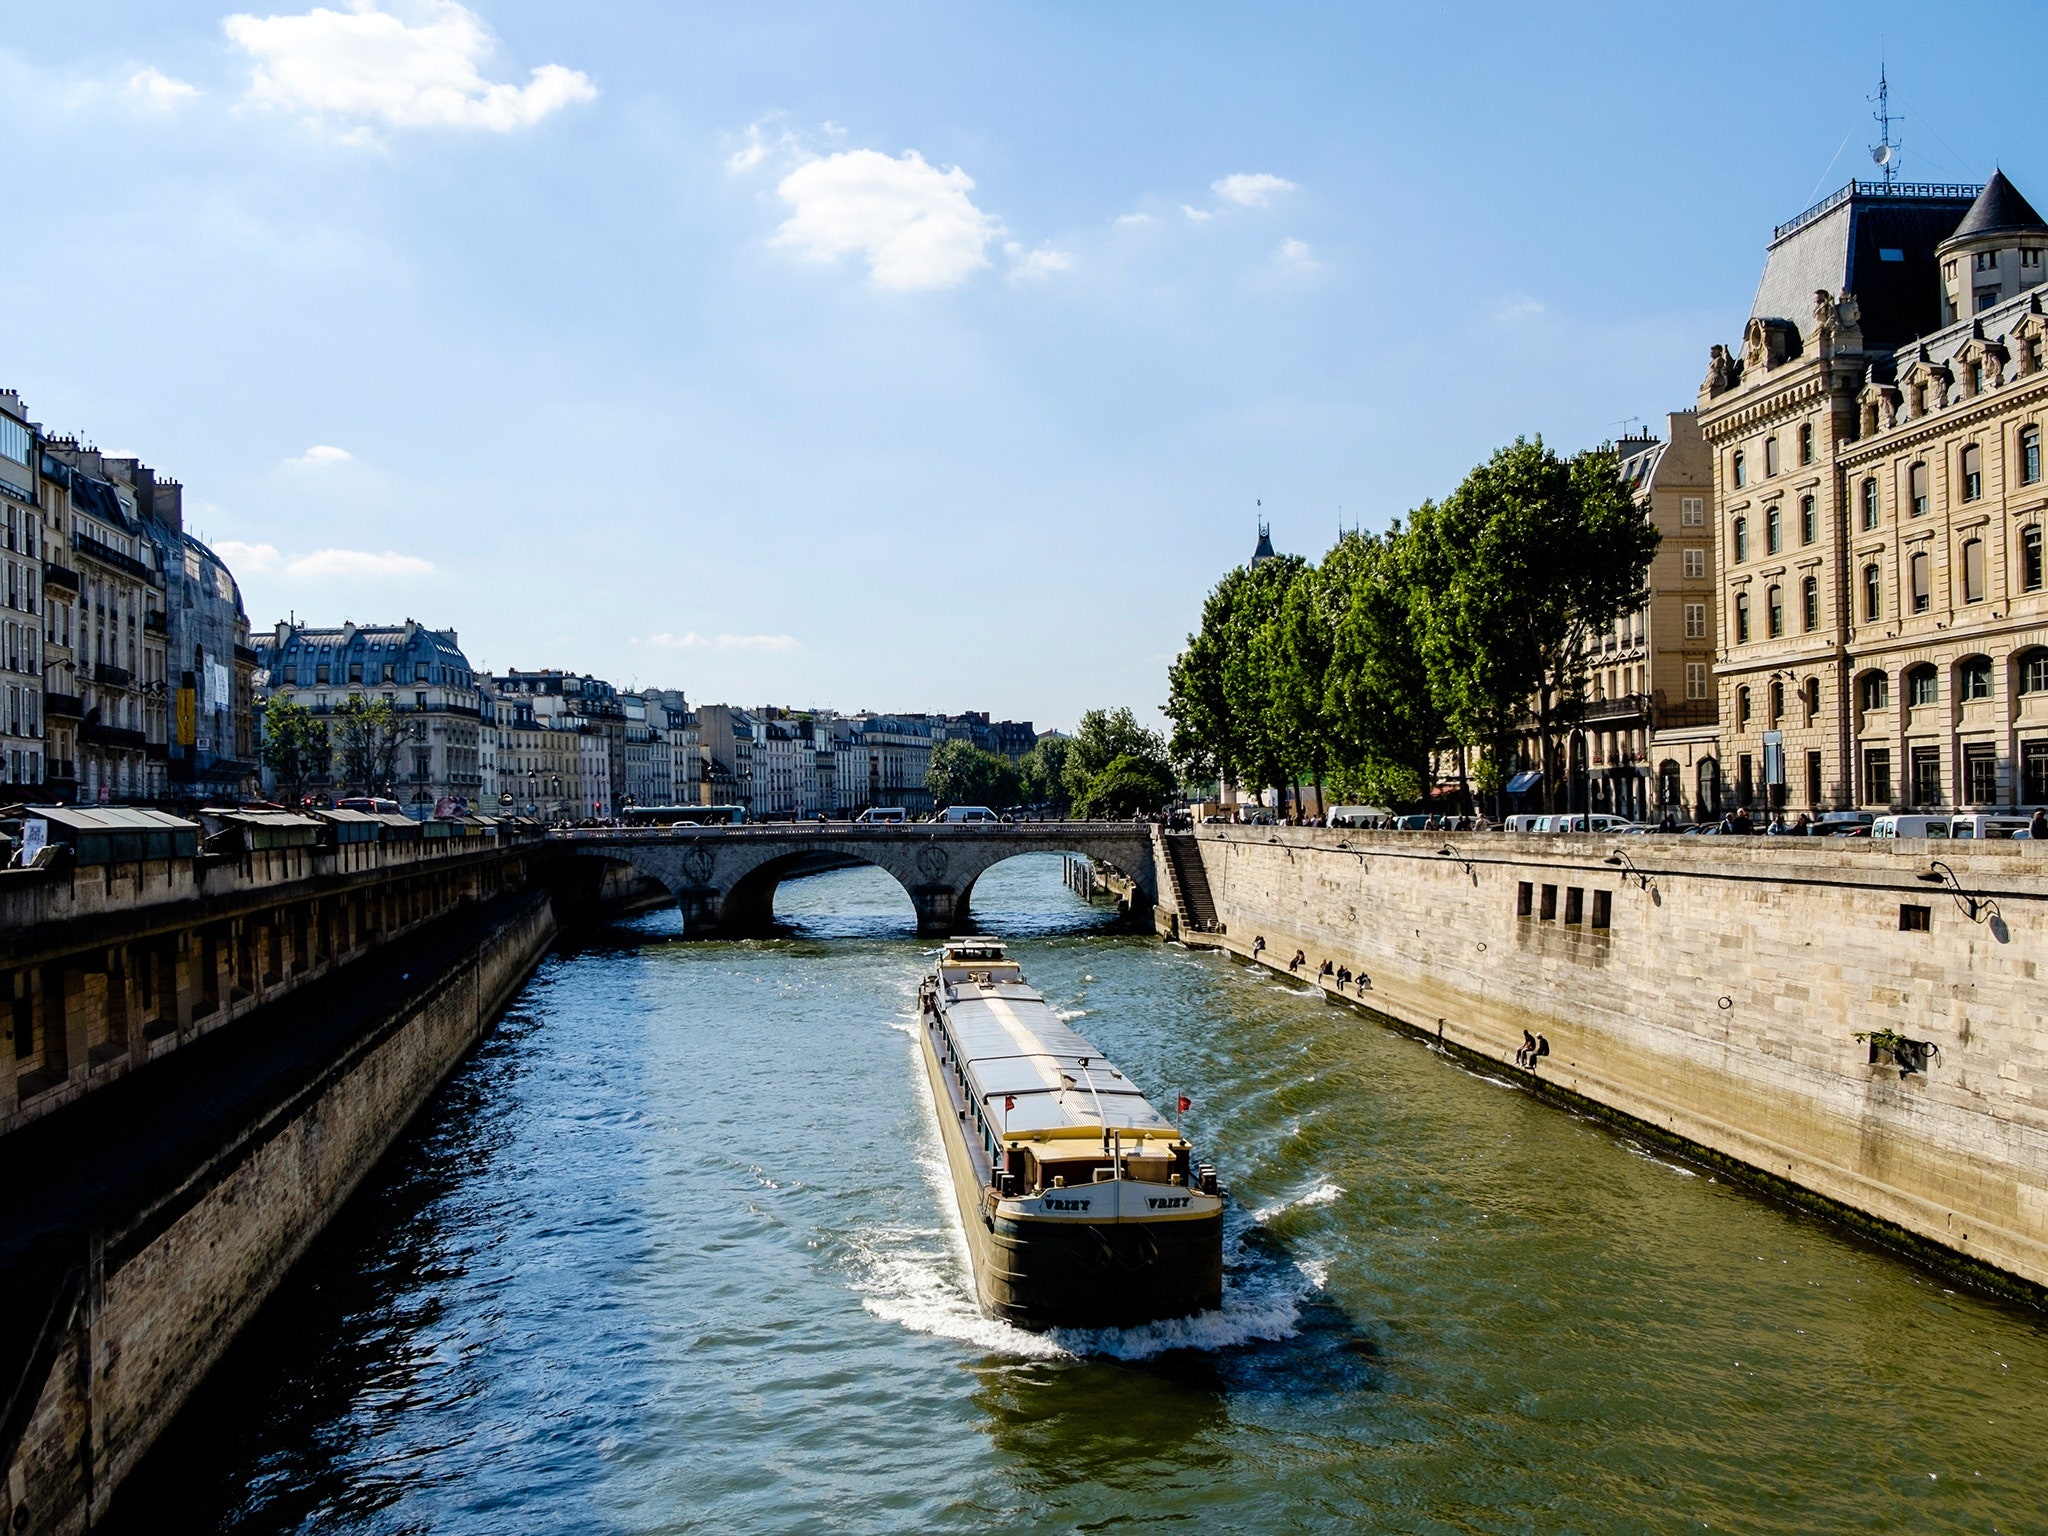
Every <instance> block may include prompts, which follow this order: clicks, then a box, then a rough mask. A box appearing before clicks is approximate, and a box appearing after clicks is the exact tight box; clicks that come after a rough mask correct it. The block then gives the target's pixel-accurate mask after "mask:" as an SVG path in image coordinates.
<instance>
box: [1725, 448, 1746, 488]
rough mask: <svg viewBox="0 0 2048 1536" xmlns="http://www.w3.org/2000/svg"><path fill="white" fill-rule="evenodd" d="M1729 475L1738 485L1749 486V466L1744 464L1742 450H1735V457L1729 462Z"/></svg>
mask: <svg viewBox="0 0 2048 1536" xmlns="http://www.w3.org/2000/svg"><path fill="white" fill-rule="evenodd" d="M1728 475H1729V478H1730V479H1731V480H1733V481H1734V482H1735V483H1736V484H1737V485H1747V484H1749V466H1748V465H1747V464H1746V463H1745V462H1744V460H1743V457H1742V450H1741V449H1740V448H1738V449H1736V450H1735V457H1734V458H1733V459H1732V460H1730V461H1729V466H1728Z"/></svg>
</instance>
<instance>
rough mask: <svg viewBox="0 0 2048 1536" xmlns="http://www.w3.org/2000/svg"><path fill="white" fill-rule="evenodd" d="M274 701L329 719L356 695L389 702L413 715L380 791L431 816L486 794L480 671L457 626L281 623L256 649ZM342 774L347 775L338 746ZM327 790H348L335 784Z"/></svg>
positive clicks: (378, 787)
mask: <svg viewBox="0 0 2048 1536" xmlns="http://www.w3.org/2000/svg"><path fill="white" fill-rule="evenodd" d="M258 657H259V660H260V663H261V666H262V670H263V672H264V675H265V686H266V687H267V689H268V696H269V698H271V699H279V698H287V699H294V700H296V701H297V702H299V703H300V704H303V705H305V706H306V707H307V708H308V709H310V710H312V711H313V713H314V714H315V715H319V716H322V717H327V718H328V721H329V726H330V730H331V729H332V727H333V724H334V722H333V720H332V716H333V714H334V712H335V711H336V710H337V709H338V708H339V707H340V705H341V703H342V701H343V700H344V699H347V698H350V697H352V696H363V697H371V698H383V699H386V700H388V701H390V703H391V704H392V705H393V706H394V707H395V708H396V709H397V710H398V712H399V714H400V715H401V716H402V717H404V718H405V721H406V724H407V727H408V731H407V735H406V739H405V740H404V742H402V743H401V745H400V746H399V749H398V755H397V759H396V763H395V771H394V774H393V776H392V779H391V780H390V782H388V783H386V784H381V785H375V786H372V787H373V788H374V789H375V790H376V791H377V792H378V793H381V794H388V795H390V796H391V797H392V798H393V799H395V800H397V801H398V802H399V803H400V805H402V806H403V807H404V808H405V810H406V812H407V814H409V815H413V816H418V817H422V818H424V817H428V816H432V815H434V814H436V813H437V812H438V811H440V810H442V809H446V808H449V807H452V806H456V805H462V806H471V807H474V806H475V805H476V803H477V801H478V799H479V798H480V796H481V795H482V793H483V770H482V714H481V710H480V708H479V698H480V694H479V690H478V680H477V676H476V674H475V673H474V672H473V671H471V670H470V665H469V659H468V658H467V657H466V656H464V655H463V654H462V648H461V646H460V644H459V643H458V642H457V639H456V634H455V631H454V630H452V629H429V628H428V627H427V626H426V625H424V624H421V623H419V622H418V621H417V620H415V619H407V620H406V621H405V622H404V623H403V624H398V625H356V624H343V625H342V626H341V627H340V628H338V629H315V628H312V627H310V626H307V625H300V624H291V623H280V624H279V625H278V626H277V628H276V630H275V631H274V632H273V633H272V634H271V635H269V636H268V637H266V639H265V640H264V642H263V644H262V645H261V646H260V647H258ZM336 748H337V753H336V756H337V772H338V771H339V762H338V759H339V742H338V741H337V742H336ZM322 787H324V788H328V789H332V790H336V791H339V790H342V789H345V788H349V787H358V788H359V787H360V786H347V785H343V784H341V783H339V782H337V781H333V780H330V781H329V782H328V783H327V784H325V785H323V786H322Z"/></svg>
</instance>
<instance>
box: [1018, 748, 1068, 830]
mask: <svg viewBox="0 0 2048 1536" xmlns="http://www.w3.org/2000/svg"><path fill="white" fill-rule="evenodd" d="M1072 746H1073V742H1072V740H1071V739H1069V738H1068V737H1065V736H1052V735H1045V736H1041V737H1039V738H1038V743H1037V745H1035V746H1034V747H1032V749H1031V750H1030V751H1029V752H1026V753H1025V754H1024V761H1023V762H1021V763H1019V764H1018V765H1017V768H1018V778H1019V781H1020V787H1021V790H1022V792H1023V795H1024V798H1025V799H1026V800H1028V801H1030V802H1031V803H1032V804H1033V805H1050V806H1051V807H1052V809H1053V810H1054V811H1056V812H1058V813H1059V814H1060V815H1062V816H1064V815H1065V814H1066V812H1067V807H1068V805H1069V804H1071V803H1072V799H1073V797H1072V796H1070V795H1069V794H1068V793H1067V783H1066V770H1067V750H1068V749H1069V748H1070V747H1072Z"/></svg>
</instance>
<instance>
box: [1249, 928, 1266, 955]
mask: <svg viewBox="0 0 2048 1536" xmlns="http://www.w3.org/2000/svg"><path fill="white" fill-rule="evenodd" d="M1265 952H1266V936H1265V935H1264V934H1263V933H1261V934H1257V935H1254V936H1253V938H1252V958H1253V959H1254V960H1256V959H1258V958H1259V956H1261V955H1263V954H1264V953H1265Z"/></svg>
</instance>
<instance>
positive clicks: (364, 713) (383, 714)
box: [263, 693, 412, 805]
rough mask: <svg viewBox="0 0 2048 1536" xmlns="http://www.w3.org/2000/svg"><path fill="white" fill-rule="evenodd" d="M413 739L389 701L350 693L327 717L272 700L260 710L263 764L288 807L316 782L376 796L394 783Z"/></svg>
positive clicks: (289, 702)
mask: <svg viewBox="0 0 2048 1536" xmlns="http://www.w3.org/2000/svg"><path fill="white" fill-rule="evenodd" d="M329 718H331V719H332V720H333V725H332V726H331V727H330V726H329V724H328V720H329ZM411 738H412V727H411V724H410V722H408V721H407V720H406V719H405V718H404V717H403V716H402V715H401V714H400V713H399V711H398V708H397V706H396V705H394V704H393V703H392V702H391V701H390V700H389V699H385V698H371V697H368V696H367V695H364V694H353V693H352V694H350V695H349V696H348V697H347V698H345V699H343V700H342V701H341V703H340V704H339V705H337V706H336V707H335V710H334V713H333V715H332V716H331V717H328V716H324V715H316V714H315V713H313V711H312V710H310V709H308V708H307V707H306V706H305V705H303V704H300V703H298V702H297V701H296V700H293V699H290V698H283V697H275V696H274V697H272V699H271V700H270V702H269V704H268V705H267V706H266V707H265V709H264V712H263V766H264V767H266V768H268V769H269V770H270V771H271V773H272V774H274V775H275V776H276V780H277V788H278V793H279V794H281V795H282V796H283V797H284V803H285V804H286V805H297V804H299V803H300V802H301V801H302V800H304V799H305V797H306V791H307V789H308V788H309V787H310V786H312V785H315V784H321V785H325V784H328V783H333V784H334V785H335V786H336V787H338V788H341V789H343V790H350V791H354V792H356V793H359V794H366V795H370V794H378V793H381V792H385V791H388V790H389V789H390V788H391V786H392V784H393V783H395V782H396V781H397V778H398V752H399V748H400V747H401V746H403V745H404V744H405V743H406V742H407V741H408V740H410V739H411Z"/></svg>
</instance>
